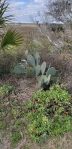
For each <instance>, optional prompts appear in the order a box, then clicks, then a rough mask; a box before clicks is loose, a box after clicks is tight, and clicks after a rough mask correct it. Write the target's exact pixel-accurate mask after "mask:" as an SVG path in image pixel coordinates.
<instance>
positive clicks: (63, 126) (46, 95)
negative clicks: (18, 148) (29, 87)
mask: <svg viewBox="0 0 72 149" xmlns="http://www.w3.org/2000/svg"><path fill="white" fill-rule="evenodd" d="M70 99H71V97H70V95H69V94H68V92H67V91H66V90H63V89H61V87H60V86H59V85H54V86H53V87H51V88H50V90H49V91H46V92H45V91H41V90H40V91H37V92H36V93H35V94H34V95H33V97H32V100H30V101H29V103H28V105H27V108H28V109H27V110H28V113H27V119H28V127H27V128H28V132H29V134H30V136H31V138H32V139H33V140H34V141H37V142H39V141H41V140H44V139H46V138H47V137H48V136H53V135H56V136H57V135H60V134H64V132H68V131H71V130H72V127H71V125H72V117H71V116H72V105H71V104H72V103H71V100H70Z"/></svg>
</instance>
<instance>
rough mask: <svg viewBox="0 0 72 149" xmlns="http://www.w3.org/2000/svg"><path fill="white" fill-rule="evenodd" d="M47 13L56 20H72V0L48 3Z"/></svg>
mask: <svg viewBox="0 0 72 149" xmlns="http://www.w3.org/2000/svg"><path fill="white" fill-rule="evenodd" d="M46 8H47V9H46V12H45V15H46V16H47V17H48V16H49V15H50V16H52V17H53V18H55V19H56V21H62V22H67V21H72V0H54V1H50V2H49V3H48V4H47V5H46Z"/></svg>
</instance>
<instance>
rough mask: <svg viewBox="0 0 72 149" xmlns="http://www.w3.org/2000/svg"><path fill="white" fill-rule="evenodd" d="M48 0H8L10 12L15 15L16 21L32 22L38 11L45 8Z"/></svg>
mask: <svg viewBox="0 0 72 149" xmlns="http://www.w3.org/2000/svg"><path fill="white" fill-rule="evenodd" d="M45 1H46V0H8V2H9V14H13V15H14V18H15V19H14V21H16V22H32V21H33V20H32V19H33V18H35V17H37V16H38V12H39V11H40V12H41V11H43V10H44V4H45Z"/></svg>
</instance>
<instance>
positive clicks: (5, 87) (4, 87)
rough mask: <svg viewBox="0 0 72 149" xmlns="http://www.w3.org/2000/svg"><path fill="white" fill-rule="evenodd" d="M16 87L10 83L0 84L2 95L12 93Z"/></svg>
mask: <svg viewBox="0 0 72 149" xmlns="http://www.w3.org/2000/svg"><path fill="white" fill-rule="evenodd" d="M13 89H14V87H13V86H11V85H9V84H3V85H0V97H4V96H5V95H8V94H10V93H11V92H12V91H13Z"/></svg>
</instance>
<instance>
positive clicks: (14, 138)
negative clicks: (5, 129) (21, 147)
mask: <svg viewBox="0 0 72 149" xmlns="http://www.w3.org/2000/svg"><path fill="white" fill-rule="evenodd" d="M21 139H22V136H21V134H20V132H18V131H14V132H12V134H11V141H12V144H13V145H16V144H17V143H18V142H19V141H20V140H21Z"/></svg>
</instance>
